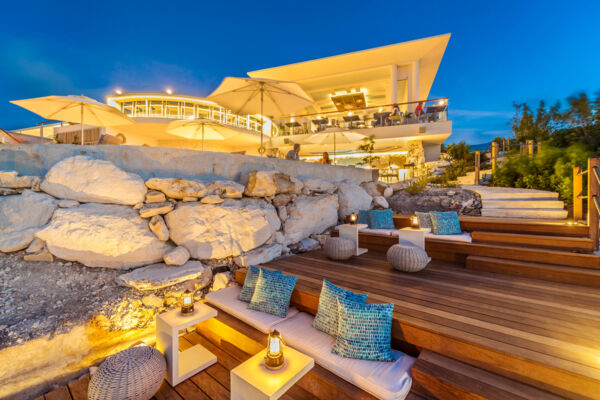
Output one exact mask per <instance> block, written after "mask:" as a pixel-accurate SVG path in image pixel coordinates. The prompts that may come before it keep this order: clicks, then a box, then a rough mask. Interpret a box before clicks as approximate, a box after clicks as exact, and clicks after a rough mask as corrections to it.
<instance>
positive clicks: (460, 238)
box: [425, 232, 471, 243]
mask: <svg viewBox="0 0 600 400" xmlns="http://www.w3.org/2000/svg"><path fill="white" fill-rule="evenodd" d="M425 239H438V240H448V241H451V242H464V243H471V234H470V233H469V232H463V233H461V234H459V235H434V234H433V233H426V234H425Z"/></svg>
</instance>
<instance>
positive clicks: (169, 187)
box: [146, 178, 208, 200]
mask: <svg viewBox="0 0 600 400" xmlns="http://www.w3.org/2000/svg"><path fill="white" fill-rule="evenodd" d="M146 186H147V187H148V188H149V189H154V190H159V191H161V192H163V193H164V194H166V195H167V196H168V197H170V198H172V199H177V200H182V199H183V198H184V197H204V196H206V193H207V192H208V191H207V189H206V185H205V184H204V183H202V182H198V181H192V180H189V179H179V178H151V179H148V180H147V181H146Z"/></svg>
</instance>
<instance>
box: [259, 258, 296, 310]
mask: <svg viewBox="0 0 600 400" xmlns="http://www.w3.org/2000/svg"><path fill="white" fill-rule="evenodd" d="M266 271H267V270H266V269H261V270H260V272H259V273H258V279H257V281H256V288H255V289H254V294H253V295H252V300H250V304H249V305H248V308H249V309H250V310H255V311H262V312H265V313H268V314H272V315H276V316H278V317H281V318H285V316H286V315H287V310H288V308H289V306H290V298H291V297H292V292H293V291H294V286H296V281H297V280H298V278H296V277H295V276H290V275H282V274H281V273H280V274H271V273H268V272H266Z"/></svg>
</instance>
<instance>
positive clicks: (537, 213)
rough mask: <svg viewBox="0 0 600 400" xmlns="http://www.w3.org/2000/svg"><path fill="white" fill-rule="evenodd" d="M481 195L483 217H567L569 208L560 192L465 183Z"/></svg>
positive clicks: (464, 187) (467, 187)
mask: <svg viewBox="0 0 600 400" xmlns="http://www.w3.org/2000/svg"><path fill="white" fill-rule="evenodd" d="M462 188H463V189H466V190H471V191H473V192H476V193H478V194H479V195H480V196H481V215H482V216H483V217H502V218H531V219H565V218H567V210H565V209H564V203H563V201H562V200H559V199H558V193H554V192H546V191H543V190H534V189H519V188H501V187H487V186H475V185H463V186H462Z"/></svg>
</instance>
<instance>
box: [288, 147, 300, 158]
mask: <svg viewBox="0 0 600 400" xmlns="http://www.w3.org/2000/svg"><path fill="white" fill-rule="evenodd" d="M299 153H300V144H299V143H296V144H294V148H293V149H292V150H290V151H288V153H287V155H286V156H285V159H286V160H299V159H300V156H299Z"/></svg>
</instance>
